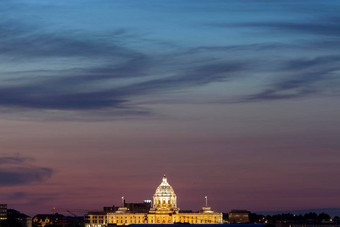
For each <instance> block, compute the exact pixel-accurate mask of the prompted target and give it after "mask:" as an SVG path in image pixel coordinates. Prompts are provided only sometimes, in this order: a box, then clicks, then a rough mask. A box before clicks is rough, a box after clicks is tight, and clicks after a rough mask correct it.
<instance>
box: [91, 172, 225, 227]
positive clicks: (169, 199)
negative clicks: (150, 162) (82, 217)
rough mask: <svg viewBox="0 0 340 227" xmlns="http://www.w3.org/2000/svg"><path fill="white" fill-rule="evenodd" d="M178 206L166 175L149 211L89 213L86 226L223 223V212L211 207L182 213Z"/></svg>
mask: <svg viewBox="0 0 340 227" xmlns="http://www.w3.org/2000/svg"><path fill="white" fill-rule="evenodd" d="M179 210H180V209H179V208H178V207H177V197H176V194H175V191H174V189H173V188H172V187H171V185H170V184H169V183H168V180H167V177H166V176H165V175H164V177H163V179H162V182H161V184H160V185H159V186H158V187H157V189H156V192H155V194H154V196H153V206H152V208H151V209H150V210H149V212H147V213H134V212H131V211H129V209H128V208H126V207H120V208H119V209H118V210H117V211H112V212H107V213H101V214H100V213H98V212H90V213H89V214H88V215H87V218H88V223H87V224H86V225H85V226H86V227H104V226H108V225H110V224H115V225H130V224H174V223H190V224H222V221H223V220H222V213H215V212H214V211H212V210H211V208H210V207H207V206H205V207H203V208H202V210H201V211H200V212H199V213H182V212H179Z"/></svg>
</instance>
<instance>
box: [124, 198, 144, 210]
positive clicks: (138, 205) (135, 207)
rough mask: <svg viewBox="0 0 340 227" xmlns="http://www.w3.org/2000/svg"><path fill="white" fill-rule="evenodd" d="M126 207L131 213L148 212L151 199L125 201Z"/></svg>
mask: <svg viewBox="0 0 340 227" xmlns="http://www.w3.org/2000/svg"><path fill="white" fill-rule="evenodd" d="M124 207H126V208H128V209H129V212H131V213H148V212H149V211H150V209H151V201H148V200H146V201H144V202H143V203H125V200H124Z"/></svg>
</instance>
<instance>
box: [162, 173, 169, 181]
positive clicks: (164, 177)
mask: <svg viewBox="0 0 340 227" xmlns="http://www.w3.org/2000/svg"><path fill="white" fill-rule="evenodd" d="M163 182H164V183H168V180H167V179H166V175H165V174H164V176H163Z"/></svg>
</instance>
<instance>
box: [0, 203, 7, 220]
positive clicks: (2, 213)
mask: <svg viewBox="0 0 340 227" xmlns="http://www.w3.org/2000/svg"><path fill="white" fill-rule="evenodd" d="M6 219H7V204H0V221H4V220H6Z"/></svg>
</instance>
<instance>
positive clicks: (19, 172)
mask: <svg viewBox="0 0 340 227" xmlns="http://www.w3.org/2000/svg"><path fill="white" fill-rule="evenodd" d="M32 161H33V159H31V158H27V157H21V156H2V157H0V164H1V166H0V187H3V186H15V185H26V184H32V183H39V182H42V181H45V180H47V179H48V178H50V177H51V176H52V174H53V170H52V169H51V168H45V167H39V166H35V165H33V163H32Z"/></svg>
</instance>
